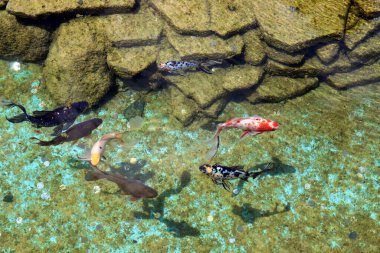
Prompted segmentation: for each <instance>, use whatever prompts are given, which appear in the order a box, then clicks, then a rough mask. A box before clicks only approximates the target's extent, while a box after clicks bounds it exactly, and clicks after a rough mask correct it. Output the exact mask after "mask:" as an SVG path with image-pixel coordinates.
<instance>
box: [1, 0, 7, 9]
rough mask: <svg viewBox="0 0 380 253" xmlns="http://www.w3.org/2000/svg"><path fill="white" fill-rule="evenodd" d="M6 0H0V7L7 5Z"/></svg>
mask: <svg viewBox="0 0 380 253" xmlns="http://www.w3.org/2000/svg"><path fill="white" fill-rule="evenodd" d="M7 2H8V0H0V8H2V7H4V6H6V5H7Z"/></svg>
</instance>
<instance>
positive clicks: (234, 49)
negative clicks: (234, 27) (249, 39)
mask: <svg viewBox="0 0 380 253" xmlns="http://www.w3.org/2000/svg"><path fill="white" fill-rule="evenodd" d="M165 31H166V36H167V38H168V40H169V42H170V44H171V45H172V46H173V47H174V48H175V49H176V50H177V51H178V53H179V55H180V56H181V58H183V59H195V58H203V59H226V58H230V57H233V56H235V55H238V54H240V53H241V51H242V48H243V39H242V38H241V36H239V35H236V36H234V37H232V38H230V39H226V40H224V39H221V38H219V37H218V36H216V35H210V36H206V37H196V36H183V35H180V34H178V33H176V32H175V31H173V30H172V29H170V28H169V27H167V29H166V30H165Z"/></svg>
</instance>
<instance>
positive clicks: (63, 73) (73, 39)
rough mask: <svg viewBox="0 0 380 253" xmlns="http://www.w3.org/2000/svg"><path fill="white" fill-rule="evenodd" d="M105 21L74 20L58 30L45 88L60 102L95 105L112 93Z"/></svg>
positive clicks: (45, 75)
mask: <svg viewBox="0 0 380 253" xmlns="http://www.w3.org/2000/svg"><path fill="white" fill-rule="evenodd" d="M102 19H103V18H102V17H96V18H92V17H86V18H81V19H75V20H73V21H70V22H68V23H65V24H62V25H61V26H60V27H59V28H58V31H57V32H56V34H55V39H54V41H53V42H52V46H51V47H50V51H49V55H48V57H47V59H46V61H45V67H44V77H45V79H46V85H47V87H48V90H49V91H50V93H51V95H52V96H53V98H55V99H56V100H57V102H59V103H61V104H62V103H66V102H69V101H82V100H86V101H87V102H89V103H90V104H91V105H93V104H95V103H96V102H98V101H99V99H100V98H102V97H103V96H104V95H105V94H106V93H107V91H108V90H109V88H110V85H111V80H112V79H111V74H110V71H109V70H108V66H107V62H106V57H107V55H106V47H107V46H109V45H107V40H106V38H105V36H103V33H102V29H101V28H102V25H103V22H102Z"/></svg>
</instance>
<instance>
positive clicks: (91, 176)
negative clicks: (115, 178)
mask: <svg viewBox="0 0 380 253" xmlns="http://www.w3.org/2000/svg"><path fill="white" fill-rule="evenodd" d="M103 178H105V175H104V173H101V172H99V171H89V172H87V174H86V176H85V177H84V179H85V180H86V181H96V180H99V179H103Z"/></svg>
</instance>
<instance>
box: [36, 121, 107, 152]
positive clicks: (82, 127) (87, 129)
mask: <svg viewBox="0 0 380 253" xmlns="http://www.w3.org/2000/svg"><path fill="white" fill-rule="evenodd" d="M102 122H103V120H101V119H99V118H94V119H90V120H87V121H84V122H81V123H79V124H76V125H74V126H72V127H70V128H69V129H68V130H67V131H66V132H64V133H62V134H60V135H58V136H57V137H55V138H54V139H52V140H50V141H41V140H39V139H37V138H36V137H32V138H31V139H35V140H39V142H38V143H37V144H38V145H40V146H52V145H53V146H56V145H59V144H61V143H64V142H69V141H76V140H79V139H80V138H82V137H86V136H88V135H90V134H91V132H92V131H93V130H94V129H96V128H97V127H98V126H99V125H100V124H102Z"/></svg>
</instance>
